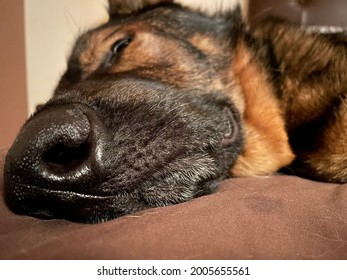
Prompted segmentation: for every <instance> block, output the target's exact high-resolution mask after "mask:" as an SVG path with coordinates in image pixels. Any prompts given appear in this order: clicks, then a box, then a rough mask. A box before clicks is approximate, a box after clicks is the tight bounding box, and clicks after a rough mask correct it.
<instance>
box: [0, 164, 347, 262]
mask: <svg viewBox="0 0 347 280" xmlns="http://www.w3.org/2000/svg"><path fill="white" fill-rule="evenodd" d="M2 173H3V172H2V168H1V172H0V174H1V177H0V182H1V186H0V188H1V192H2V190H3V183H2ZM0 259H347V185H333V184H325V183H318V182H313V181H309V180H305V179H300V178H297V177H290V176H272V177H269V178H242V179H231V180H227V181H224V182H222V183H221V185H220V187H219V189H218V191H217V192H216V193H214V194H213V195H209V196H204V197H201V198H198V199H195V200H193V201H191V202H188V203H184V204H180V205H174V206H170V207H164V208H155V209H151V210H147V211H144V212H140V213H136V214H133V215H130V216H125V217H122V218H119V219H116V220H113V221H109V222H106V223H103V224H97V225H83V224H75V223H71V222H68V221H63V220H46V221H45V220H38V219H35V218H31V217H24V216H23V217H22V216H17V215H14V214H12V213H11V212H10V211H9V210H8V209H7V208H6V206H5V204H4V201H3V197H2V196H1V199H0Z"/></svg>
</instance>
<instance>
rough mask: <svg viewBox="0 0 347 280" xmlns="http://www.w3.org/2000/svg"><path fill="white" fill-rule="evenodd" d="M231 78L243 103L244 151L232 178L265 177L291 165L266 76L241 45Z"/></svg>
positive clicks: (275, 100) (286, 138)
mask: <svg viewBox="0 0 347 280" xmlns="http://www.w3.org/2000/svg"><path fill="white" fill-rule="evenodd" d="M230 75H232V76H233V78H234V79H235V80H236V83H237V84H238V85H239V86H240V87H241V90H242V94H243V98H244V103H245V110H244V112H243V122H244V133H245V148H244V152H243V153H242V155H241V156H240V157H239V158H238V160H237V162H236V164H235V166H234V167H233V168H232V170H231V173H232V175H233V176H254V175H266V174H271V173H273V172H275V171H276V170H278V169H279V168H281V167H283V166H286V165H288V164H290V163H291V161H292V160H293V159H294V155H293V153H292V151H291V148H290V146H289V143H288V137H287V134H286V131H285V123H284V120H283V115H282V112H281V110H280V107H279V103H278V101H277V99H276V98H275V97H274V94H273V89H272V86H271V84H270V83H269V81H268V76H267V73H266V72H265V71H264V69H261V68H260V67H259V64H258V63H257V62H256V61H254V60H253V58H252V54H251V53H250V51H249V50H248V49H247V48H246V47H245V46H244V44H243V43H240V44H239V45H238V47H237V50H236V55H235V58H234V62H233V64H232V66H231V73H230Z"/></svg>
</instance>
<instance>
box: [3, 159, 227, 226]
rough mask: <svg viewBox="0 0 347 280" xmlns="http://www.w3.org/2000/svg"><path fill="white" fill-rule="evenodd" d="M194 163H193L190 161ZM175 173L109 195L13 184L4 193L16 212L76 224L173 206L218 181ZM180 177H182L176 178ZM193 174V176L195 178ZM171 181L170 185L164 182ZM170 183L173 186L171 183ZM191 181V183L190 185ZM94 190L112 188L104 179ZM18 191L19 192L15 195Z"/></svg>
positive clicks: (198, 194) (208, 191)
mask: <svg viewBox="0 0 347 280" xmlns="http://www.w3.org/2000/svg"><path fill="white" fill-rule="evenodd" d="M192 164H194V163H192ZM190 172H191V171H188V173H187V174H184V173H183V172H179V173H176V174H172V173H170V175H168V176H167V177H165V173H166V171H164V172H163V174H161V175H158V176H161V177H162V179H161V180H157V181H154V180H148V181H147V182H145V183H143V184H142V185H139V186H137V188H133V189H128V190H124V191H120V192H117V193H114V194H113V195H105V194H104V195H103V194H100V195H91V194H84V193H79V192H75V191H64V190H58V189H56V190H51V189H44V188H42V187H35V186H23V187H17V188H16V189H15V190H14V192H13V193H11V195H8V196H7V197H6V198H7V205H8V206H9V207H10V209H11V210H12V211H13V212H15V213H17V214H19V215H29V216H32V217H36V218H40V219H45V220H49V219H65V220H70V221H72V222H78V223H100V222H106V221H109V220H112V219H115V218H118V217H121V216H124V215H127V214H134V215H137V214H136V213H137V212H139V211H142V210H145V209H149V208H155V207H162V206H168V205H173V204H177V203H181V202H185V201H190V200H192V199H194V198H196V197H199V196H202V195H206V194H210V193H211V192H213V191H214V190H215V189H216V187H217V185H218V182H219V181H220V180H218V179H213V180H210V181H206V180H203V182H201V184H198V185H197V184H196V181H195V180H194V179H195V178H194V176H192V177H191V178H189V177H188V174H189V173H190ZM180 176H182V179H181V180H179V179H178V178H179V177H180ZM196 176H197V175H195V177H196ZM168 182H172V185H167V184H168ZM173 184H174V185H173ZM194 184H195V185H194ZM95 187H96V189H102V188H112V187H114V186H112V179H111V180H110V182H104V183H103V184H101V185H99V186H95ZM18 194H20V195H18Z"/></svg>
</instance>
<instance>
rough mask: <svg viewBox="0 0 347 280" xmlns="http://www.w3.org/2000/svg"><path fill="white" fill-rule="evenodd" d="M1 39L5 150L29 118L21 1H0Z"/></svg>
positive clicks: (0, 138)
mask: <svg viewBox="0 0 347 280" xmlns="http://www.w3.org/2000/svg"><path fill="white" fill-rule="evenodd" d="M0 38H1V46H0V49H1V51H0V64H1V67H0V149H4V148H8V147H9V146H10V144H11V143H12V142H13V140H14V138H15V136H16V134H17V133H18V131H19V128H20V127H21V126H22V124H23V122H24V121H25V119H26V118H27V103H26V101H27V100H26V82H25V50H24V7H23V1H22V0H16V1H8V0H0Z"/></svg>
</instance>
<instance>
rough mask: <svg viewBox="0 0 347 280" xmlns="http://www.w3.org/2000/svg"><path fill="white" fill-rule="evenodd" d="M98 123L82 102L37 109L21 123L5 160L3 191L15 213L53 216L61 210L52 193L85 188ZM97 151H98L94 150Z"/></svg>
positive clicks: (91, 174)
mask: <svg viewBox="0 0 347 280" xmlns="http://www.w3.org/2000/svg"><path fill="white" fill-rule="evenodd" d="M102 137H103V127H102V125H101V123H100V121H99V120H98V118H97V116H96V113H95V112H94V111H93V110H92V109H90V108H88V107H86V106H84V105H76V104H70V105H59V106H58V107H56V106H55V107H52V108H48V109H46V110H43V111H41V112H40V113H38V114H37V115H36V116H34V117H33V118H32V119H30V120H29V121H28V122H27V123H26V124H25V125H24V127H23V128H22V130H21V132H20V133H19V135H18V137H17V139H16V140H15V142H14V144H13V145H12V147H11V149H10V150H9V152H8V154H7V157H6V162H5V174H4V180H5V196H6V201H7V204H8V205H9V207H10V208H11V209H12V210H13V211H15V212H17V213H20V214H29V215H36V216H40V217H51V216H56V215H57V213H59V212H61V211H65V210H66V209H59V208H64V206H63V205H56V202H55V201H54V200H53V199H52V197H53V194H54V195H55V196H56V195H59V193H64V194H65V196H67V197H68V193H69V192H76V193H81V194H83V193H88V192H89V191H88V188H90V186H91V185H92V184H93V183H95V180H97V176H96V173H95V171H96V170H99V169H100V147H99V146H100V143H102V139H100V138H102ZM98 153H99V154H98Z"/></svg>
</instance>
